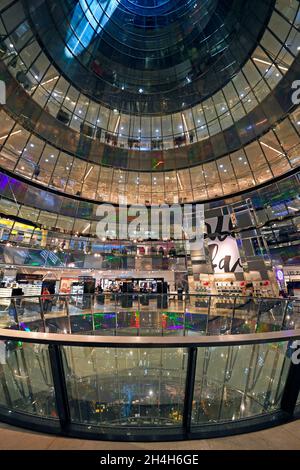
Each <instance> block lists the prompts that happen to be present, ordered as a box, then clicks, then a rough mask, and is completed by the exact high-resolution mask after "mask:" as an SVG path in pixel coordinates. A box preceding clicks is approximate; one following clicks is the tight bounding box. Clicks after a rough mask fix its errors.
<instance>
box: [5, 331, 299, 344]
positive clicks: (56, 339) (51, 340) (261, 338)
mask: <svg viewBox="0 0 300 470" xmlns="http://www.w3.org/2000/svg"><path fill="white" fill-rule="evenodd" d="M291 338H293V339H294V340H298V339H300V329H297V330H285V331H277V332H269V333H260V334H259V335H257V334H255V333H254V334H253V333H251V334H241V335H223V336H221V335H220V336H201V335H195V336H180V337H179V336H173V337H172V336H169V337H163V338H161V337H156V336H137V337H136V336H110V337H108V336H90V335H73V334H57V333H38V332H26V331H18V330H9V329H4V328H0V339H1V340H15V341H23V342H25V343H39V344H59V345H66V346H86V347H97V346H98V347H100V346H103V347H117V346H120V347H122V346H127V347H132V348H139V347H150V348H151V347H153V348H154V347H170V348H174V347H177V348H178V347H184V346H187V347H197V346H200V347H217V346H242V345H249V344H251V345H252V344H262V343H276V342H280V341H288V340H290V339H291Z"/></svg>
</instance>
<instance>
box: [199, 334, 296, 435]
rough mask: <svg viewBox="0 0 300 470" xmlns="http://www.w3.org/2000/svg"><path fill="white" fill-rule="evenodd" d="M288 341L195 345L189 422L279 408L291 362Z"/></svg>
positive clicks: (218, 420) (235, 417)
mask: <svg viewBox="0 0 300 470" xmlns="http://www.w3.org/2000/svg"><path fill="white" fill-rule="evenodd" d="M287 344H288V343H286V342H285V343H272V344H261V345H249V346H231V347H210V348H198V356H197V369H196V382H195V391H194V402H193V403H194V404H193V415H192V425H193V426H195V427H196V426H197V425H198V424H201V425H203V424H209V423H216V422H220V421H235V420H238V419H242V418H248V417H250V416H256V415H259V414H263V413H267V412H272V411H275V410H278V409H279V408H280V399H281V395H282V391H283V386H284V383H285V380H286V377H287V372H288V364H289V363H290V359H289V358H288V357H287V354H286V353H287Z"/></svg>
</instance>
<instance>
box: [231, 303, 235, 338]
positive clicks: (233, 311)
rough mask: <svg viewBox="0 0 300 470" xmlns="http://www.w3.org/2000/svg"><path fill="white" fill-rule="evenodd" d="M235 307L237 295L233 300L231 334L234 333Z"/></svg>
mask: <svg viewBox="0 0 300 470" xmlns="http://www.w3.org/2000/svg"><path fill="white" fill-rule="evenodd" d="M235 307H236V297H235V298H234V301H233V309H232V315H231V322H230V333H231V334H232V327H233V321H234V317H235Z"/></svg>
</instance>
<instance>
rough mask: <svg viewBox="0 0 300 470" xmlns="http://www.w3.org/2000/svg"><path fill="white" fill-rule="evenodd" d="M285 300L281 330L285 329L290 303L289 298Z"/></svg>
mask: <svg viewBox="0 0 300 470" xmlns="http://www.w3.org/2000/svg"><path fill="white" fill-rule="evenodd" d="M284 302H285V305H284V310H283V315H282V322H281V330H283V328H284V324H285V320H286V315H287V311H288V308H289V304H290V301H289V300H285V301H284ZM293 313H294V312H293Z"/></svg>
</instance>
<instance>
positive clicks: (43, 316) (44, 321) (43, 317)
mask: <svg viewBox="0 0 300 470" xmlns="http://www.w3.org/2000/svg"><path fill="white" fill-rule="evenodd" d="M39 304H40V311H41V320H42V322H43V325H44V331H45V332H46V320H45V313H44V305H43V301H42V298H41V297H39Z"/></svg>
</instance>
